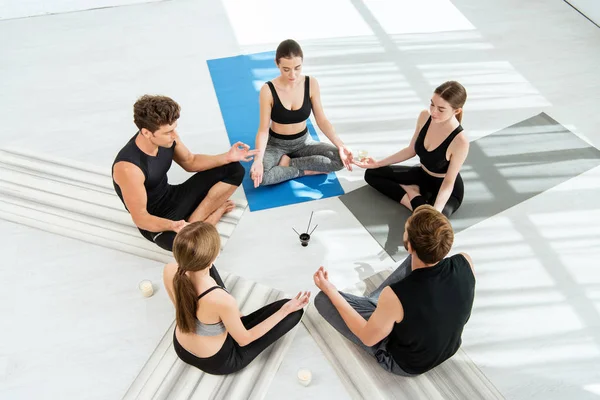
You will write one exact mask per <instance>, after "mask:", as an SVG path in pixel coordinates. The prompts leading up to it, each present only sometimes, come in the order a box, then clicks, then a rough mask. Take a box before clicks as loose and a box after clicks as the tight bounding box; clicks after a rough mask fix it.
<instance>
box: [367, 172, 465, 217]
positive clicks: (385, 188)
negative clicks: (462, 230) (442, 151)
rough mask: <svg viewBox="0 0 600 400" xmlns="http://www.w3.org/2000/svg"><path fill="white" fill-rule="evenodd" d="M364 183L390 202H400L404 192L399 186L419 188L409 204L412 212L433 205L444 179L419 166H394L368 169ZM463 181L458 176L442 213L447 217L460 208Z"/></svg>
mask: <svg viewBox="0 0 600 400" xmlns="http://www.w3.org/2000/svg"><path fill="white" fill-rule="evenodd" d="M365 181H366V182H367V183H368V184H369V185H371V186H372V187H373V188H375V189H377V190H378V191H379V192H381V193H383V194H385V195H386V196H388V197H389V198H391V199H392V200H395V201H397V202H400V201H401V200H402V198H403V197H404V195H405V194H406V192H405V191H404V189H402V187H401V186H400V185H417V186H419V192H420V193H421V195H420V196H416V197H415V198H413V199H412V200H411V202H410V204H411V206H412V209H413V210H414V209H415V208H417V207H418V206H420V205H423V204H430V205H434V204H435V199H436V198H437V195H438V192H439V191H440V187H441V186H442V182H443V181H444V178H437V177H435V176H431V175H429V174H428V173H427V172H425V171H424V170H423V168H421V167H420V166H418V165H417V166H414V167H407V166H402V165H394V166H388V167H381V168H375V169H368V170H367V171H366V172H365ZM464 190H465V189H464V184H463V180H462V178H461V176H460V174H458V176H457V177H456V181H455V182H454V188H453V189H452V194H451V195H450V198H449V199H448V201H447V202H446V205H445V206H444V209H443V211H442V213H443V214H444V215H445V216H447V217H449V216H450V215H452V214H454V212H455V211H456V210H458V208H459V207H460V205H461V203H462V201H463V195H464Z"/></svg>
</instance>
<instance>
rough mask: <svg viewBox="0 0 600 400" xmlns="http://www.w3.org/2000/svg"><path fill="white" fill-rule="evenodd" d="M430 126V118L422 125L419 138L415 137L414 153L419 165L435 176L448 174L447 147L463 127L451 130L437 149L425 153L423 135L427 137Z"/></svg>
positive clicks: (459, 126)
mask: <svg viewBox="0 0 600 400" xmlns="http://www.w3.org/2000/svg"><path fill="white" fill-rule="evenodd" d="M430 124H431V117H429V119H427V122H426V123H425V125H423V128H421V131H420V132H419V136H417V141H416V142H415V152H416V153H417V155H418V156H419V158H420V160H421V164H423V165H424V166H425V168H427V169H428V170H429V171H431V172H434V173H437V174H445V173H446V172H448V166H449V165H450V161H448V160H447V159H446V152H447V151H448V147H449V146H450V143H452V141H453V140H454V138H455V137H456V135H458V134H459V133H461V132H462V131H463V127H462V126H461V125H458V126H457V127H456V129H455V130H453V131H452V133H450V135H448V137H447V138H446V140H444V141H443V142H442V143H441V144H440V145H439V146H438V147H436V148H435V149H433V150H432V151H427V149H425V135H427V130H429V125H430Z"/></svg>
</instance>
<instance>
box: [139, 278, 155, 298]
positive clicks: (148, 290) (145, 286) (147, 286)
mask: <svg viewBox="0 0 600 400" xmlns="http://www.w3.org/2000/svg"><path fill="white" fill-rule="evenodd" d="M139 288H140V290H141V291H142V294H143V295H144V297H150V296H152V295H153V294H154V287H152V282H151V281H148V280H145V281H141V282H140V285H139Z"/></svg>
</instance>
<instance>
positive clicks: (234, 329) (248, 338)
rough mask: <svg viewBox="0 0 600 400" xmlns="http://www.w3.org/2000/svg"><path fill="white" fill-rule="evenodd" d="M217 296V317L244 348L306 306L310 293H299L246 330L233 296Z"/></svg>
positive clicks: (223, 294) (222, 294) (224, 294)
mask: <svg viewBox="0 0 600 400" xmlns="http://www.w3.org/2000/svg"><path fill="white" fill-rule="evenodd" d="M219 296H220V297H219V299H218V300H217V304H218V305H217V307H218V311H219V316H220V318H221V320H222V321H223V324H224V325H225V328H226V329H227V332H228V333H229V334H230V335H231V337H233V339H234V340H235V341H236V342H237V344H239V345H240V346H242V347H244V346H246V345H248V344H250V343H252V342H253V341H255V340H256V339H259V338H261V337H262V336H264V335H265V334H266V333H267V332H269V331H270V330H271V329H273V327H275V325H277V324H278V323H279V322H281V320H283V319H284V318H285V317H286V316H288V315H289V314H290V313H292V312H294V311H296V310H299V309H301V308H302V307H304V306H305V305H306V304H308V300H309V298H310V293H299V294H298V296H296V298H294V299H292V300H290V301H288V302H287V303H286V304H285V305H284V306H283V307H281V308H280V309H279V310H277V311H276V312H275V313H273V314H272V315H271V316H269V317H268V318H267V319H265V320H264V321H262V322H261V323H259V324H258V325H256V326H254V327H253V328H251V329H246V327H245V326H244V324H243V323H242V320H241V319H240V314H241V313H240V310H239V308H238V306H237V303H236V301H235V299H234V298H233V296H231V295H230V294H228V293H225V292H223V293H220V294H219Z"/></svg>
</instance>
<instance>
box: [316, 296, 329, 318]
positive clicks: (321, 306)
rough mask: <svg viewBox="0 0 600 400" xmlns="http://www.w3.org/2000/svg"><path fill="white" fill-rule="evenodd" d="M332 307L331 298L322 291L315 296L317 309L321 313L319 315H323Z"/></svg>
mask: <svg viewBox="0 0 600 400" xmlns="http://www.w3.org/2000/svg"><path fill="white" fill-rule="evenodd" d="M330 305H331V300H329V297H327V295H326V294H325V293H323V292H321V291H319V293H317V295H316V296H315V308H316V309H317V311H318V312H319V314H321V315H323V314H324V312H325V310H326V309H327V308H328V307H329V306H330Z"/></svg>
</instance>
